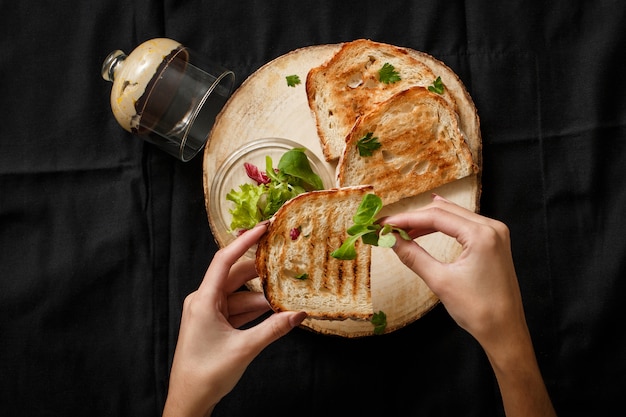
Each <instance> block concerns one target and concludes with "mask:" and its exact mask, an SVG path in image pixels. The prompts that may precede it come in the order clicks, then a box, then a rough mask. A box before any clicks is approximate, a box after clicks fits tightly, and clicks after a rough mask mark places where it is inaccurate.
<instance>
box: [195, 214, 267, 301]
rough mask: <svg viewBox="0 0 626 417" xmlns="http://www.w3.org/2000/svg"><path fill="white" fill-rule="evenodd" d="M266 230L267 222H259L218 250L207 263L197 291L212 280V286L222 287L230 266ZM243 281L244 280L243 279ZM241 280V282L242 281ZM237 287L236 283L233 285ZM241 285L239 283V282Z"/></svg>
mask: <svg viewBox="0 0 626 417" xmlns="http://www.w3.org/2000/svg"><path fill="white" fill-rule="evenodd" d="M266 230H267V223H259V224H258V225H256V226H255V227H254V228H252V229H250V230H248V231H247V232H245V233H244V234H242V235H241V236H239V237H238V238H237V239H235V240H234V241H233V242H231V243H230V244H229V245H228V246H225V247H223V248H222V249H220V250H218V251H217V252H216V254H215V256H214V257H213V260H212V261H211V264H210V265H209V267H208V269H207V271H206V274H205V275H204V279H203V281H202V283H201V284H200V288H199V291H204V288H205V287H206V285H207V284H206V283H207V282H208V281H209V278H210V280H213V284H214V288H223V287H224V285H225V283H226V281H227V279H228V277H229V275H230V274H229V272H230V269H231V267H232V266H233V265H234V264H235V263H236V262H237V261H238V260H239V259H240V258H241V257H242V256H243V255H244V254H245V253H246V252H247V251H248V249H250V248H251V247H252V246H254V244H255V243H257V241H258V240H259V238H260V237H261V236H262V235H263V233H265V231H266ZM243 282H245V280H244V281H243ZM243 282H242V283H243ZM233 286H235V288H238V286H237V285H234V284H233ZM239 286H241V284H239Z"/></svg>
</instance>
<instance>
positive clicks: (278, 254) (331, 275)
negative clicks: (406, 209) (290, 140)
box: [256, 186, 373, 320]
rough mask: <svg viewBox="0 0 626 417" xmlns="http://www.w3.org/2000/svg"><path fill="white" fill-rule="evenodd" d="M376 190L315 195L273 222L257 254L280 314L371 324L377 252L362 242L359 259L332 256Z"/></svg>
mask: <svg viewBox="0 0 626 417" xmlns="http://www.w3.org/2000/svg"><path fill="white" fill-rule="evenodd" d="M371 190H372V187H370V186H357V187H348V188H339V189H337V188H335V189H330V190H322V191H311V192H307V193H304V194H300V195H298V196H296V197H294V198H293V199H291V200H289V201H287V202H286V203H285V204H284V205H283V206H282V207H281V208H280V209H279V210H278V211H277V212H276V214H275V215H274V216H273V217H272V219H271V220H270V224H269V226H268V230H267V232H266V233H265V234H264V235H263V237H262V238H261V239H260V241H259V243H258V246H257V251H256V268H257V272H258V274H259V278H260V281H261V285H262V288H263V291H264V293H265V297H266V298H267V300H268V301H269V303H270V305H271V307H272V309H273V310H274V311H285V310H295V311H306V313H307V314H308V317H309V318H316V319H329V320H345V319H356V320H369V319H370V318H371V317H372V314H373V306H372V300H371V288H370V262H371V247H370V245H366V244H363V243H362V242H361V241H360V240H359V241H358V242H357V243H356V245H355V249H356V251H357V257H356V259H354V260H351V261H346V260H338V259H335V258H333V257H332V256H331V255H330V254H331V252H332V251H334V250H335V249H337V248H339V247H340V246H341V244H342V243H343V241H344V240H345V239H346V238H347V237H348V235H347V233H346V230H347V229H348V228H349V227H350V226H352V224H353V219H352V218H353V216H354V214H355V213H356V210H357V208H358V206H359V204H360V203H361V200H362V199H363V196H364V195H365V194H366V193H367V192H369V191H371Z"/></svg>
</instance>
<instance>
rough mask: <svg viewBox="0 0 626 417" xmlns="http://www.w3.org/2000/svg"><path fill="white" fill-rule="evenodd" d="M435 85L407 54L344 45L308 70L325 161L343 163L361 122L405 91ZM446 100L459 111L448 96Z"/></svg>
mask: <svg viewBox="0 0 626 417" xmlns="http://www.w3.org/2000/svg"><path fill="white" fill-rule="evenodd" d="M436 79H437V74H435V73H434V72H433V71H432V70H431V68H430V67H429V66H428V65H426V64H425V63H423V62H422V61H421V60H419V59H417V58H416V57H415V56H413V55H412V53H411V51H410V50H408V49H406V48H400V47H397V46H393V45H389V44H385V43H380V42H374V41H371V40H368V39H358V40H355V41H352V42H347V43H344V44H343V45H342V46H341V48H340V49H339V51H338V52H337V53H336V54H334V55H333V57H332V58H330V59H329V61H327V62H326V63H324V64H322V65H320V66H318V67H315V68H312V69H311V70H309V72H308V74H307V78H306V84H305V87H306V93H307V101H308V104H309V108H310V110H311V112H312V114H313V116H314V118H315V122H316V127H317V132H318V136H319V139H320V143H321V146H322V150H323V154H324V158H325V159H326V161H328V162H330V161H337V160H338V159H339V157H340V156H341V154H342V153H343V149H344V147H345V139H346V135H347V134H348V133H349V132H350V130H351V129H352V127H353V125H354V123H355V122H356V121H357V119H358V118H359V117H360V116H362V115H364V114H367V113H368V112H369V111H371V110H372V109H373V108H375V107H376V106H377V105H378V104H379V103H382V102H383V101H385V100H387V99H389V98H390V97H391V96H393V95H395V94H397V93H399V92H400V91H402V90H405V89H407V88H409V87H412V86H423V87H427V86H430V85H432V84H433V83H434V82H435V81H436ZM442 97H443V98H444V99H446V100H447V101H448V102H449V103H450V105H451V106H452V107H453V108H455V107H456V104H455V102H454V98H453V97H452V96H451V95H450V94H449V93H448V92H447V91H444V92H443V94H442Z"/></svg>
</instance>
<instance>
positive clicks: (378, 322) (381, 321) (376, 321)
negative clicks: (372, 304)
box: [370, 311, 387, 334]
mask: <svg viewBox="0 0 626 417" xmlns="http://www.w3.org/2000/svg"><path fill="white" fill-rule="evenodd" d="M370 323H372V324H373V325H374V334H383V333H384V332H385V328H386V327H387V315H386V314H385V313H384V312H383V311H379V312H378V313H374V315H373V316H372V319H371V320H370Z"/></svg>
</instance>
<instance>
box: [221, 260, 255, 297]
mask: <svg viewBox="0 0 626 417" xmlns="http://www.w3.org/2000/svg"><path fill="white" fill-rule="evenodd" d="M257 276H258V274H257V272H256V268H255V265H254V260H253V259H241V260H239V261H237V262H235V264H234V265H233V266H232V267H231V268H230V271H229V276H228V280H227V281H226V282H225V284H224V290H225V291H226V292H228V293H231V292H234V291H236V290H237V289H238V288H241V286H242V285H244V284H245V283H246V282H248V281H250V280H251V279H253V278H256V277H257Z"/></svg>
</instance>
